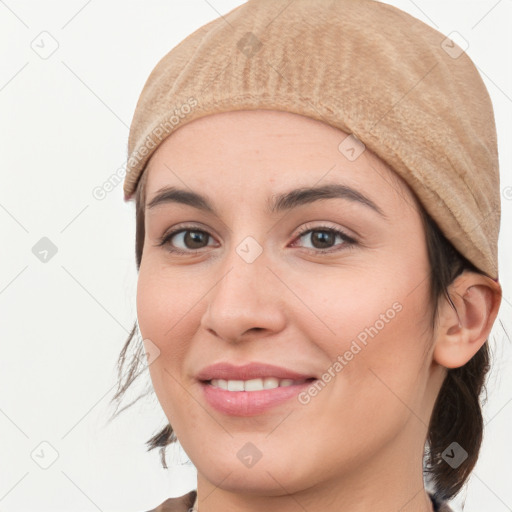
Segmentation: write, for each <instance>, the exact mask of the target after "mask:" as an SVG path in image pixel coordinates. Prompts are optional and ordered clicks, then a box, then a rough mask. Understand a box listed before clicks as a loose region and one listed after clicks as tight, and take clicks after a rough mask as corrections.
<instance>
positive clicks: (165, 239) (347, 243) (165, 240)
mask: <svg viewBox="0 0 512 512" xmlns="http://www.w3.org/2000/svg"><path fill="white" fill-rule="evenodd" d="M183 231H195V232H198V233H205V234H206V235H208V236H210V237H211V236H212V235H210V233H208V232H207V231H205V230H203V229H199V228H198V227H196V226H180V227H178V228H176V229H175V230H173V231H171V232H170V233H166V234H164V235H163V236H162V237H161V238H159V239H158V244H157V246H158V247H162V246H164V245H169V247H171V246H170V243H169V242H170V241H171V239H172V238H173V237H174V235H177V234H178V233H182V232H183ZM315 231H320V232H327V233H334V235H336V236H340V237H341V238H342V239H343V244H341V245H342V247H345V249H332V248H330V249H308V248H306V250H307V251H308V252H311V253H313V254H327V253H333V252H338V251H341V250H348V249H352V248H353V246H354V245H357V241H356V240H355V239H354V238H352V237H350V236H348V235H347V234H346V233H344V232H343V231H341V230H339V229H337V228H333V227H329V226H315V227H310V226H309V225H305V226H304V228H303V229H301V231H300V232H299V233H298V234H297V237H296V238H301V237H303V236H304V235H306V234H308V233H312V232H315ZM167 250H168V251H169V252H170V253H173V254H184V255H185V254H188V255H190V254H196V253H199V252H201V251H202V249H189V250H186V251H185V250H183V249H176V248H175V247H172V248H168V249H167Z"/></svg>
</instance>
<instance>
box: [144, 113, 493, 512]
mask: <svg viewBox="0 0 512 512" xmlns="http://www.w3.org/2000/svg"><path fill="white" fill-rule="evenodd" d="M347 135H348V134H346V133H344V132H342V131H340V130H338V129H336V128H333V127H331V126H329V125H326V124H324V123H322V122H319V121H316V120H313V119H309V118H305V117H302V116H299V115H295V114H291V113H287V112H277V111H238V112H228V113H222V114H215V115H211V116H207V117H203V118H200V119H197V120H194V121H192V122H190V123H188V124H186V125H184V126H182V127H181V128H179V129H178V130H177V131H176V132H174V133H173V134H172V135H171V136H170V137H168V138H167V139H166V140H165V141H164V142H163V143H162V144H161V145H160V146H159V148H158V149H157V151H156V152H155V153H154V155H153V156H152V158H151V160H150V162H149V165H148V168H147V170H146V172H147V173H148V175H147V179H148V181H147V189H146V204H148V203H149V201H151V199H152V198H153V196H154V195H155V194H156V192H157V191H158V190H159V189H160V188H161V187H164V186H171V185H173V186H179V187H181V188H186V189H191V190H194V191H196V192H199V193H201V194H203V195H206V196H207V197H208V199H209V200H210V201H211V202H212V204H213V205H214V206H215V208H216V209H217V210H218V216H216V215H213V214H210V213H205V212H202V211H200V210H198V209H196V208H193V207H191V206H189V205H181V204H177V203H169V204H163V205H160V206H157V207H155V208H153V209H151V210H146V213H145V215H146V216H145V230H146V233H145V242H144V251H143V256H142V263H141V266H140V271H139V279H138V288H137V312H138V322H139V327H140V330H141V334H142V337H143V338H144V339H145V342H144V343H145V346H146V349H147V350H148V351H149V352H151V351H153V352H154V347H155V346H156V347H158V350H159V351H160V352H159V355H158V357H156V359H154V361H153V362H151V364H150V366H149V369H150V374H151V379H152V382H153V386H154V389H155V392H156V395H157V397H158V400H159V402H160V404H161V406H162V408H163V410H164V412H165V414H166V416H167V418H168V420H169V422H170V423H171V425H172V426H173V428H174V430H175V432H176V435H177V437H178V439H179V440H180V443H181V444H182V446H183V448H184V449H185V451H186V452H187V454H188V455H189V457H190V459H191V461H192V462H193V463H194V465H195V467H196V468H197V471H198V482H197V483H198V485H197V489H198V498H199V510H201V512H221V511H222V512H226V511H228V512H229V511H240V510H244V511H248V512H249V511H261V510H280V511H281V512H292V511H298V510H308V511H317V510H322V511H323V512H330V511H332V512H334V511H336V512H338V511H340V510H343V511H344V512H362V511H368V510H379V511H380V512H391V511H393V512H396V511H398V510H400V511H415V512H427V511H431V510H432V506H431V503H430V500H429V498H428V496H427V494H426V492H425V489H424V486H423V476H422V457H423V450H424V444H425V439H426V435H427V425H428V422H429V418H430V416H431V413H432V409H433V406H434V402H435V399H436V397H437V394H438V392H439V389H440V387H441V384H442V382H443V379H444V377H445V374H446V368H450V367H458V366H462V365H463V364H465V363H466V362H467V361H468V360H469V359H471V357H472V356H473V355H474V354H475V353H476V352H477V351H478V349H479V348H480V347H481V346H482V344H483V343H484V342H485V340H486V338H487V336H488V334H489V332H490V329H491V327H492V324H493V322H494V319H495V318H496V315H497V312H498V308H499V303H500V288H499V285H498V284H496V283H495V282H494V281H492V280H490V279H488V278H487V277H485V276H482V275H479V274H474V273H467V272H466V273H464V274H463V275H462V276H460V277H459V278H458V279H457V280H456V281H455V282H454V283H453V285H452V287H451V288H450V290H451V292H452V299H453V301H454V303H455V306H456V307H457V310H458V316H457V314H456V312H455V311H454V310H453V309H452V308H451V307H450V305H449V304H448V303H447V302H446V300H444V299H442V300H441V305H440V314H439V324H438V329H437V330H436V332H432V331H431V330H430V327H429V322H430V309H429V308H428V291H429V290H428V286H429V282H428V279H427V277H428V275H429V264H428V257H427V248H426V244H425V238H424V236H425V235H424V230H423V226H422V224H421V219H420V216H419V213H418V211H417V206H416V202H415V199H414V196H413V195H412V193H411V190H410V189H409V187H408V186H407V184H406V183H405V181H403V180H402V179H401V178H400V177H399V176H398V175H396V174H395V173H394V171H392V170H391V169H390V168H389V167H388V166H387V165H386V164H385V163H384V162H383V161H382V160H380V159H379V158H378V157H377V156H375V155H374V154H373V153H371V152H370V151H369V150H368V149H366V150H365V151H363V152H362V154H361V155H360V156H359V157H358V158H357V159H355V160H353V161H350V160H349V159H347V157H346V156H345V154H344V153H342V152H340V151H339V149H338V146H339V144H340V142H342V141H343V140H344V139H345V138H346V137H347ZM326 183H338V184H345V185H349V186H351V187H353V188H356V189H357V190H358V191H360V192H362V193H363V194H365V195H366V196H367V197H368V198H370V199H371V200H372V201H373V202H374V203H376V204H377V205H378V207H379V208H380V209H381V210H382V212H383V213H384V214H385V216H386V218H384V217H382V216H380V215H378V214H377V213H375V212H374V211H373V210H371V209H370V208H368V207H365V206H364V205H362V204H359V203H356V202H352V201H349V200H347V199H340V198H331V199H323V200H320V201H315V202H312V203H310V204H307V205H301V206H299V207H297V208H295V209H293V210H291V211H288V212H281V213H278V214H269V213H267V212H266V211H265V207H266V202H267V200H269V199H271V198H272V196H273V195H275V194H278V193H281V192H285V191H288V190H290V189H293V188H297V187H304V186H313V185H321V184H326ZM181 223H188V224H194V226H193V227H192V228H189V229H190V230H191V232H196V231H197V230H201V231H205V232H207V233H208V234H209V235H210V236H206V235H203V237H204V238H202V239H199V243H196V245H194V244H193V243H192V245H191V241H190V240H189V241H188V245H186V243H187V242H186V241H184V237H183V232H182V233H181V234H177V235H176V236H175V237H174V238H173V239H172V241H169V242H168V244H167V246H158V245H157V244H158V241H159V238H160V237H162V236H163V235H164V234H165V233H166V232H169V231H170V230H171V228H173V227H174V226H177V225H178V224H181ZM305 225H307V227H309V228H315V230H316V231H314V232H313V233H311V232H310V233H309V234H305V235H301V236H300V237H299V229H300V228H303V227H305ZM325 226H327V227H334V228H337V229H340V230H341V231H344V232H345V233H347V234H348V235H349V236H352V237H353V238H354V239H355V240H356V243H355V244H354V245H352V246H349V245H347V243H346V241H344V239H343V238H340V237H339V236H336V237H334V235H333V237H332V238H330V239H328V240H330V241H328V242H327V244H326V245H323V246H322V245H319V243H318V240H319V239H320V240H321V238H320V237H319V236H318V235H320V234H321V233H323V232H324V231H325ZM191 232H187V233H188V234H189V235H190V233H191ZM315 233H316V235H315ZM248 236H250V237H253V238H254V239H255V240H256V241H257V242H258V244H259V245H260V246H261V249H262V253H261V254H260V255H259V256H258V257H257V258H256V259H255V261H254V262H252V263H248V262H247V261H245V260H244V259H243V258H241V257H240V256H239V254H238V253H237V252H236V249H237V247H238V246H239V244H240V243H241V242H242V241H243V240H244V239H245V238H246V237H248ZM315 241H316V244H315ZM173 246H174V247H176V248H179V249H182V250H184V251H187V250H188V251H190V252H189V254H184V255H183V254H173V253H171V252H169V248H172V247H173ZM321 247H324V248H325V249H326V252H324V253H323V254H321V253H318V254H314V253H313V252H312V250H314V249H315V248H317V249H319V248H321ZM194 248H197V252H196V253H195V254H193V253H192V250H193V249H194ZM397 303H398V304H399V305H400V306H401V310H400V311H399V312H397V313H396V315H395V316H394V318H393V319H391V320H389V321H388V322H387V323H386V324H385V326H384V327H383V328H381V329H380V330H379V331H378V334H376V335H374V337H373V338H369V339H368V342H367V345H366V346H365V345H363V344H361V343H360V344H359V345H360V346H361V348H362V349H361V350H360V351H359V352H358V353H357V354H356V355H354V357H353V359H352V360H350V361H349V362H348V364H346V365H345V366H344V367H343V369H342V371H339V372H338V373H337V374H336V377H335V378H333V379H332V380H331V381H330V382H328V383H327V385H326V386H325V387H324V388H323V389H322V390H321V392H319V393H318V394H317V395H316V396H315V397H313V398H312V399H311V401H310V402H309V403H307V404H301V403H299V401H298V400H295V399H291V400H288V401H287V402H285V403H284V404H282V405H279V406H277V407H275V408H273V409H270V410H268V411H266V412H265V413H263V414H259V415H257V416H252V417H234V416H229V415H226V414H223V413H220V412H218V411H216V410H215V409H212V408H211V407H210V406H209V405H208V404H207V403H206V402H205V400H204V398H203V396H202V393H201V389H200V385H199V383H198V381H197V380H196V379H195V374H196V373H197V372H198V371H199V370H200V369H202V368H204V367H205V366H207V365H209V364H211V363H214V362H218V361H230V362H232V363H233V364H243V363H246V362H249V361H258V362H266V363H271V364H277V365H281V366H285V367H288V368H292V369H294V370H297V371H299V372H304V373H308V374H313V375H316V376H321V375H322V374H323V373H324V372H326V371H327V369H328V368H329V367H332V365H333V363H334V362H335V361H336V360H337V357H338V356H339V355H340V354H344V353H345V352H346V351H347V350H348V349H349V348H350V345H351V342H352V341H353V340H354V339H356V338H357V336H358V334H359V333H361V332H362V331H364V329H365V328H366V327H368V326H370V325H374V324H375V322H376V321H377V320H378V319H379V318H381V317H380V315H382V314H385V313H386V311H387V310H389V309H390V308H392V305H393V304H397ZM247 442H250V443H252V444H253V445H255V446H256V447H257V448H258V450H259V451H260V452H261V453H262V457H261V459H260V460H259V461H258V462H257V463H256V464H255V465H253V466H252V467H250V468H248V467H246V466H245V465H244V464H242V463H241V461H240V459H239V458H238V457H237V452H238V450H240V449H241V448H242V447H243V446H244V445H245V444H246V443H247Z"/></svg>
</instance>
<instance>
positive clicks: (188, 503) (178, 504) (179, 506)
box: [147, 490, 197, 512]
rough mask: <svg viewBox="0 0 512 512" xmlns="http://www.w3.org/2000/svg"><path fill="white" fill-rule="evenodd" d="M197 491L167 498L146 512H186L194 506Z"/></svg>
mask: <svg viewBox="0 0 512 512" xmlns="http://www.w3.org/2000/svg"><path fill="white" fill-rule="evenodd" d="M196 493H197V491H195V490H193V491H190V492H188V493H187V494H184V495H183V496H179V497H177V498H168V499H166V500H165V501H164V502H163V503H161V504H160V505H158V507H156V508H152V509H151V510H148V511H147V512H188V510H189V509H191V508H192V506H193V505H194V501H195V499H196Z"/></svg>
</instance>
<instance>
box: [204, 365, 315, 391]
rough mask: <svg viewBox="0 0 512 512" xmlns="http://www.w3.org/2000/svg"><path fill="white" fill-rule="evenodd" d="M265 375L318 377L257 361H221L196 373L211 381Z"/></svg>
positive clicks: (244, 378) (292, 377) (284, 377)
mask: <svg viewBox="0 0 512 512" xmlns="http://www.w3.org/2000/svg"><path fill="white" fill-rule="evenodd" d="M265 377H275V378H276V379H292V380H302V379H311V378H317V377H316V375H312V374H306V373H299V372H297V371H294V370H290V369H288V368H283V367H281V366H275V365H271V364H265V363H257V362H251V363H248V364H245V365H242V366H235V365H233V364H231V363H227V362H220V363H216V364H212V365H210V366H207V367H206V368H203V369H202V370H201V371H200V372H199V373H198V374H197V375H196V379H197V380H200V381H209V380H212V379H224V380H250V379H258V378H265ZM253 393H257V391H253Z"/></svg>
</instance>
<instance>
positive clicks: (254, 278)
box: [201, 251, 286, 343]
mask: <svg viewBox="0 0 512 512" xmlns="http://www.w3.org/2000/svg"><path fill="white" fill-rule="evenodd" d="M271 267H272V265H271V262H270V261H269V258H266V257H265V252H262V253H261V254H260V255H259V256H258V257H257V258H256V259H255V260H254V261H252V262H249V261H247V260H245V259H244V257H242V256H240V255H239V254H238V253H237V252H236V251H233V253H232V254H231V255H230V257H229V258H226V260H225V261H224V263H223V266H222V271H221V272H219V276H220V277H219V279H218V280H217V281H216V283H215V284H214V285H213V288H212V289H211V291H210V292H209V293H208V294H207V295H206V300H207V309H206V311H205V313H204V314H203V316H202V319H201V326H202V328H203V329H205V330H206V331H208V332H209V333H210V334H212V335H214V336H216V337H217V338H220V339H222V340H224V341H226V342H229V343H237V342H239V341H241V340H243V339H247V338H248V337H252V336H253V335H255V334H256V333H258V334H257V335H258V337H266V336H268V335H270V334H273V333H276V332H279V331H280V330H282V329H283V328H284V326H285V324H286V314H285V305H284V301H285V300H286V287H285V286H284V284H283V283H282V281H281V280H280V278H279V277H278V274H279V272H278V271H277V270H276V269H275V268H271Z"/></svg>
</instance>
